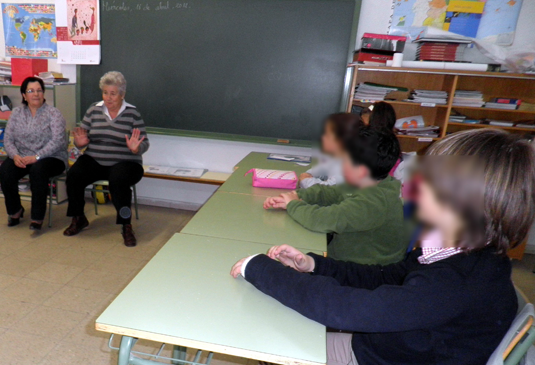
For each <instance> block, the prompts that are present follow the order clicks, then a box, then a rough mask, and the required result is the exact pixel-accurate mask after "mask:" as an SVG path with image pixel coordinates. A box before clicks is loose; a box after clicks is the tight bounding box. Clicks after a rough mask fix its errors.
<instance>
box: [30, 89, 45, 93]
mask: <svg viewBox="0 0 535 365" xmlns="http://www.w3.org/2000/svg"><path fill="white" fill-rule="evenodd" d="M33 93H37V94H42V93H44V91H43V90H41V89H37V90H34V89H30V90H26V94H33Z"/></svg>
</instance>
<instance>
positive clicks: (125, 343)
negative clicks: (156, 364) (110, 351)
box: [117, 336, 137, 365]
mask: <svg viewBox="0 0 535 365" xmlns="http://www.w3.org/2000/svg"><path fill="white" fill-rule="evenodd" d="M136 341H137V340H136V339H135V338H132V337H127V336H123V337H122V338H121V347H120V349H119V360H118V362H117V364H118V365H129V364H130V353H131V351H132V347H134V345H135V344H136Z"/></svg>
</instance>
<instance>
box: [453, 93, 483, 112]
mask: <svg viewBox="0 0 535 365" xmlns="http://www.w3.org/2000/svg"><path fill="white" fill-rule="evenodd" d="M483 105H485V102H484V101H483V94H482V93H481V91H477V90H476V91H470V90H457V91H456V92H455V96H454V97H453V106H468V107H476V108H481V107H482V106H483Z"/></svg>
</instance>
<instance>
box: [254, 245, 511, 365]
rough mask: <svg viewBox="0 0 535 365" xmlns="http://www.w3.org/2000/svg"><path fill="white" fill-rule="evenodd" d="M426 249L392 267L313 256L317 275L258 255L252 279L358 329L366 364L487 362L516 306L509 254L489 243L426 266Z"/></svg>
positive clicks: (331, 322)
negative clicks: (421, 260)
mask: <svg viewBox="0 0 535 365" xmlns="http://www.w3.org/2000/svg"><path fill="white" fill-rule="evenodd" d="M421 254H422V252H421V250H419V249H418V250H415V251H413V253H411V254H410V255H409V257H408V258H407V259H406V260H405V261H403V262H400V263H397V264H392V265H388V266H378V265H374V266H367V265H359V264H355V263H350V262H342V261H336V260H333V259H329V258H324V257H321V256H318V255H314V254H309V255H310V256H312V257H313V258H314V260H315V262H316V267H315V269H314V273H313V274H312V275H311V274H302V273H299V272H297V271H295V270H293V269H291V268H288V267H284V266H283V265H282V264H281V263H279V262H278V261H274V260H271V259H270V258H269V257H267V256H265V255H258V256H256V257H255V258H253V259H252V260H251V261H250V262H249V264H248V265H247V267H246V271H245V277H246V280H247V281H249V282H251V283H252V284H253V285H254V286H255V287H256V288H258V289H259V290H261V291H262V292H264V293H265V294H267V295H270V296H272V297H273V298H275V299H277V300H278V301H280V302H281V303H282V304H284V305H286V306H288V307H290V308H292V309H294V310H296V311H297V312H299V313H301V314H303V315H304V316H306V317H308V318H310V319H312V320H315V321H317V322H319V323H321V324H323V325H325V326H328V327H331V328H335V329H340V330H345V331H352V332H354V333H353V351H354V352H355V356H356V358H357V360H358V362H359V365H371V364H374V365H375V364H385V365H386V364H388V365H392V364H444V365H446V364H448V365H449V364H452V365H453V364H455V365H462V364H470V365H477V364H485V363H486V361H487V360H488V358H489V357H490V355H491V354H492V352H493V351H494V349H495V348H496V347H497V346H498V344H499V343H500V341H501V339H502V338H503V336H504V335H505V333H506V332H507V330H508V328H509V326H510V325H511V323H512V321H513V319H514V317H515V314H516V310H517V305H518V304H517V299H516V295H515V290H514V287H513V284H512V282H511V264H510V262H509V259H508V258H506V257H501V256H497V255H495V254H494V251H493V250H491V249H484V250H481V251H478V252H472V253H470V254H464V253H461V254H457V255H454V256H451V257H449V258H447V259H444V260H441V261H438V262H435V263H433V264H429V265H422V264H420V263H419V262H418V260H417V258H418V257H419V256H420V255H421Z"/></svg>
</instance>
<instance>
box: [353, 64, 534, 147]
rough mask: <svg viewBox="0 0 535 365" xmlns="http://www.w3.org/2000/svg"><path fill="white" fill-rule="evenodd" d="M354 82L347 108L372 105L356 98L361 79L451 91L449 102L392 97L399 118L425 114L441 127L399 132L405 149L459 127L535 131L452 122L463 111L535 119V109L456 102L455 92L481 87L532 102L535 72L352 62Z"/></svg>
mask: <svg viewBox="0 0 535 365" xmlns="http://www.w3.org/2000/svg"><path fill="white" fill-rule="evenodd" d="M352 67H354V68H355V70H354V72H353V82H352V85H351V94H350V99H349V103H348V106H347V111H348V112H351V109H352V107H353V105H370V104H371V103H363V102H361V101H359V100H355V99H354V94H355V87H356V86H357V85H358V84H359V83H361V82H372V83H378V84H384V85H390V86H398V87H406V88H409V89H411V90H414V89H426V90H442V91H446V92H447V93H448V103H447V105H436V106H422V105H421V104H418V103H412V102H404V101H388V100H385V101H386V102H388V103H390V104H392V106H393V107H394V109H395V110H396V116H397V118H403V117H411V116H415V115H422V116H423V118H424V120H425V122H426V125H436V126H438V127H440V138H432V139H431V138H426V137H414V136H403V135H399V136H398V137H399V141H400V144H401V148H402V149H403V151H405V152H410V151H417V152H418V153H424V152H425V150H426V149H427V148H428V147H429V146H430V145H431V144H432V143H433V142H434V141H436V140H440V139H441V138H444V137H445V136H446V134H449V133H453V132H457V131H459V130H466V129H474V128H498V129H503V130H507V131H509V132H512V133H522V134H535V129H531V128H521V127H501V126H493V125H486V124H468V123H466V124H465V123H449V118H450V115H452V114H453V115H455V114H462V115H466V116H467V117H468V118H469V119H485V118H489V119H496V120H506V121H511V122H522V121H524V122H528V121H535V111H524V110H502V109H493V108H484V107H483V108H475V107H461V106H454V105H452V104H453V96H454V94H455V91H456V90H479V91H481V92H482V93H483V98H484V100H485V101H489V100H490V99H491V98H493V97H504V98H516V99H521V100H522V101H525V102H528V103H535V75H526V74H513V73H501V72H477V71H475V72H472V71H448V70H432V69H413V68H402V67H399V68H398V67H382V66H365V65H357V66H352Z"/></svg>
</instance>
